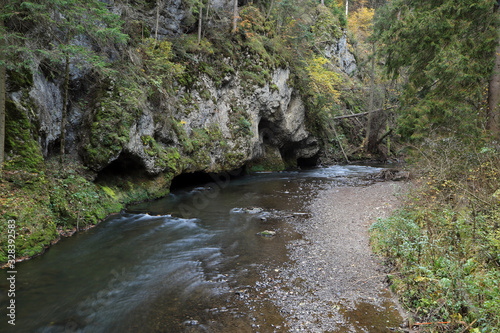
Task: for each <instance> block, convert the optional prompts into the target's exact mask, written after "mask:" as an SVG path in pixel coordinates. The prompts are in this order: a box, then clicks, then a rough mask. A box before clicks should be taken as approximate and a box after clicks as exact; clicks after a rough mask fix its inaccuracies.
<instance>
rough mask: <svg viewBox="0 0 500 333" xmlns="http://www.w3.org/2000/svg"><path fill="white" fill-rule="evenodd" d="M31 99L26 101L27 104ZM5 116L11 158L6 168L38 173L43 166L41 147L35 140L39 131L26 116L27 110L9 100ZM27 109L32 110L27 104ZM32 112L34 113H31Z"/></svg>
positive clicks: (7, 143)
mask: <svg viewBox="0 0 500 333" xmlns="http://www.w3.org/2000/svg"><path fill="white" fill-rule="evenodd" d="M28 100H29V99H27V98H26V99H24V103H27V101H28ZM5 104H6V105H5V106H6V116H5V138H6V140H5V151H6V153H7V155H10V156H9V159H8V160H7V162H6V164H5V168H6V169H9V170H16V169H23V170H28V171H36V170H38V169H40V168H41V166H42V164H43V156H42V151H41V149H40V145H39V144H38V142H37V141H36V140H35V139H34V137H35V133H36V132H37V129H36V127H35V126H34V125H32V122H30V119H29V118H28V115H27V114H26V111H27V110H26V109H25V108H23V107H22V106H20V107H18V105H16V103H14V102H13V101H10V100H7V101H6V103H5ZM26 108H28V109H29V108H30V105H29V104H27V105H26ZM31 112H32V111H31Z"/></svg>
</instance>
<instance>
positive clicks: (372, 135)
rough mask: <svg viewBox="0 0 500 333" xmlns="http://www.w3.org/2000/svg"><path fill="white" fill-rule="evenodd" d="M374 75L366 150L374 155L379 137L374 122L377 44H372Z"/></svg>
mask: <svg viewBox="0 0 500 333" xmlns="http://www.w3.org/2000/svg"><path fill="white" fill-rule="evenodd" d="M372 51H373V54H372V73H371V83H370V105H369V108H370V113H369V114H368V124H367V126H366V150H367V151H368V152H371V153H374V152H376V150H377V136H378V133H377V131H376V130H375V128H374V126H373V125H374V121H373V114H374V112H373V111H374V109H373V104H374V103H373V100H374V95H375V43H373V44H372Z"/></svg>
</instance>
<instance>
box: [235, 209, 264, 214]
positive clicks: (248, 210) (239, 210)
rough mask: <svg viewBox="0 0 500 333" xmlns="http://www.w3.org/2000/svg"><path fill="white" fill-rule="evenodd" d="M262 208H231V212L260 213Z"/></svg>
mask: <svg viewBox="0 0 500 333" xmlns="http://www.w3.org/2000/svg"><path fill="white" fill-rule="evenodd" d="M263 211H264V209H262V208H260V207H251V208H233V209H231V213H235V214H238V213H240V214H259V213H262V212H263Z"/></svg>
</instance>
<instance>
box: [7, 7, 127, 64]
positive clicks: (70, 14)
mask: <svg viewBox="0 0 500 333" xmlns="http://www.w3.org/2000/svg"><path fill="white" fill-rule="evenodd" d="M18 9H19V12H18V13H16V15H20V16H21V17H22V21H25V22H29V23H32V24H37V25H39V26H42V27H47V29H40V33H41V34H42V35H41V36H40V37H39V38H33V41H37V42H39V45H37V51H38V53H40V55H41V56H42V57H46V58H48V59H49V60H50V61H53V62H56V63H64V62H65V61H66V58H67V57H69V58H70V59H71V62H72V63H73V64H74V65H77V66H84V65H86V64H91V65H92V66H93V67H94V68H96V69H101V70H103V69H104V67H106V66H107V57H105V56H102V55H100V54H99V53H97V52H95V51H94V50H92V49H90V48H88V47H87V46H85V45H84V43H81V42H78V41H77V39H78V38H81V37H82V36H85V37H87V38H89V39H90V40H91V41H92V42H93V43H94V44H95V45H98V46H99V47H101V48H103V47H105V46H107V45H110V44H111V45H112V44H114V43H125V42H126V41H127V40H128V36H127V35H125V34H123V33H122V32H121V26H122V23H123V22H122V21H121V19H120V17H119V16H118V15H117V14H114V13H112V12H110V11H109V10H108V8H107V6H106V4H105V3H103V2H101V1H99V0H86V1H83V0H34V1H21V2H19V8H18ZM47 37H48V38H50V41H47ZM53 41H57V42H53Z"/></svg>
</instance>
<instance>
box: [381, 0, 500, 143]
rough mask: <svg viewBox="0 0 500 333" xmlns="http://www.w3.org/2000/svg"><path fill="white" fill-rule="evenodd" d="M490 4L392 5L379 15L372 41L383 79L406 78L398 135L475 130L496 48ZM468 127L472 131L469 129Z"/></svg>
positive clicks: (445, 0)
mask: <svg viewBox="0 0 500 333" xmlns="http://www.w3.org/2000/svg"><path fill="white" fill-rule="evenodd" d="M495 2H496V1H492V0H485V1H472V0H467V1H461V2H458V3H457V2H456V1H451V0H440V1H434V0H424V1H411V0H396V1H391V2H388V4H387V5H386V6H385V7H384V8H383V9H381V10H380V15H379V17H378V20H377V22H376V25H375V27H376V39H377V40H378V41H379V45H380V50H381V51H382V54H383V55H384V56H385V57H386V68H387V72H388V74H390V75H391V76H392V77H393V78H395V77H397V76H398V75H400V74H404V75H406V76H407V78H408V84H407V86H406V90H405V94H404V96H403V99H402V104H403V107H402V110H401V111H402V116H401V118H402V119H401V133H402V134H403V135H405V136H406V137H411V138H417V139H418V138H422V137H423V136H424V135H425V134H427V133H429V132H430V131H435V130H438V131H440V132H443V131H445V130H448V131H453V134H456V135H460V134H462V133H470V131H471V130H473V129H475V128H478V127H479V126H478V124H477V118H478V117H477V114H478V112H480V109H481V106H482V105H483V103H484V95H483V93H484V87H485V84H486V80H487V79H488V78H489V76H490V74H491V70H492V64H493V62H492V61H493V59H494V50H495V46H496V44H497V26H498V19H497V18H496V16H495V15H496V14H495V12H494V10H493V5H494V3H495ZM471 125H473V126H471Z"/></svg>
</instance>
